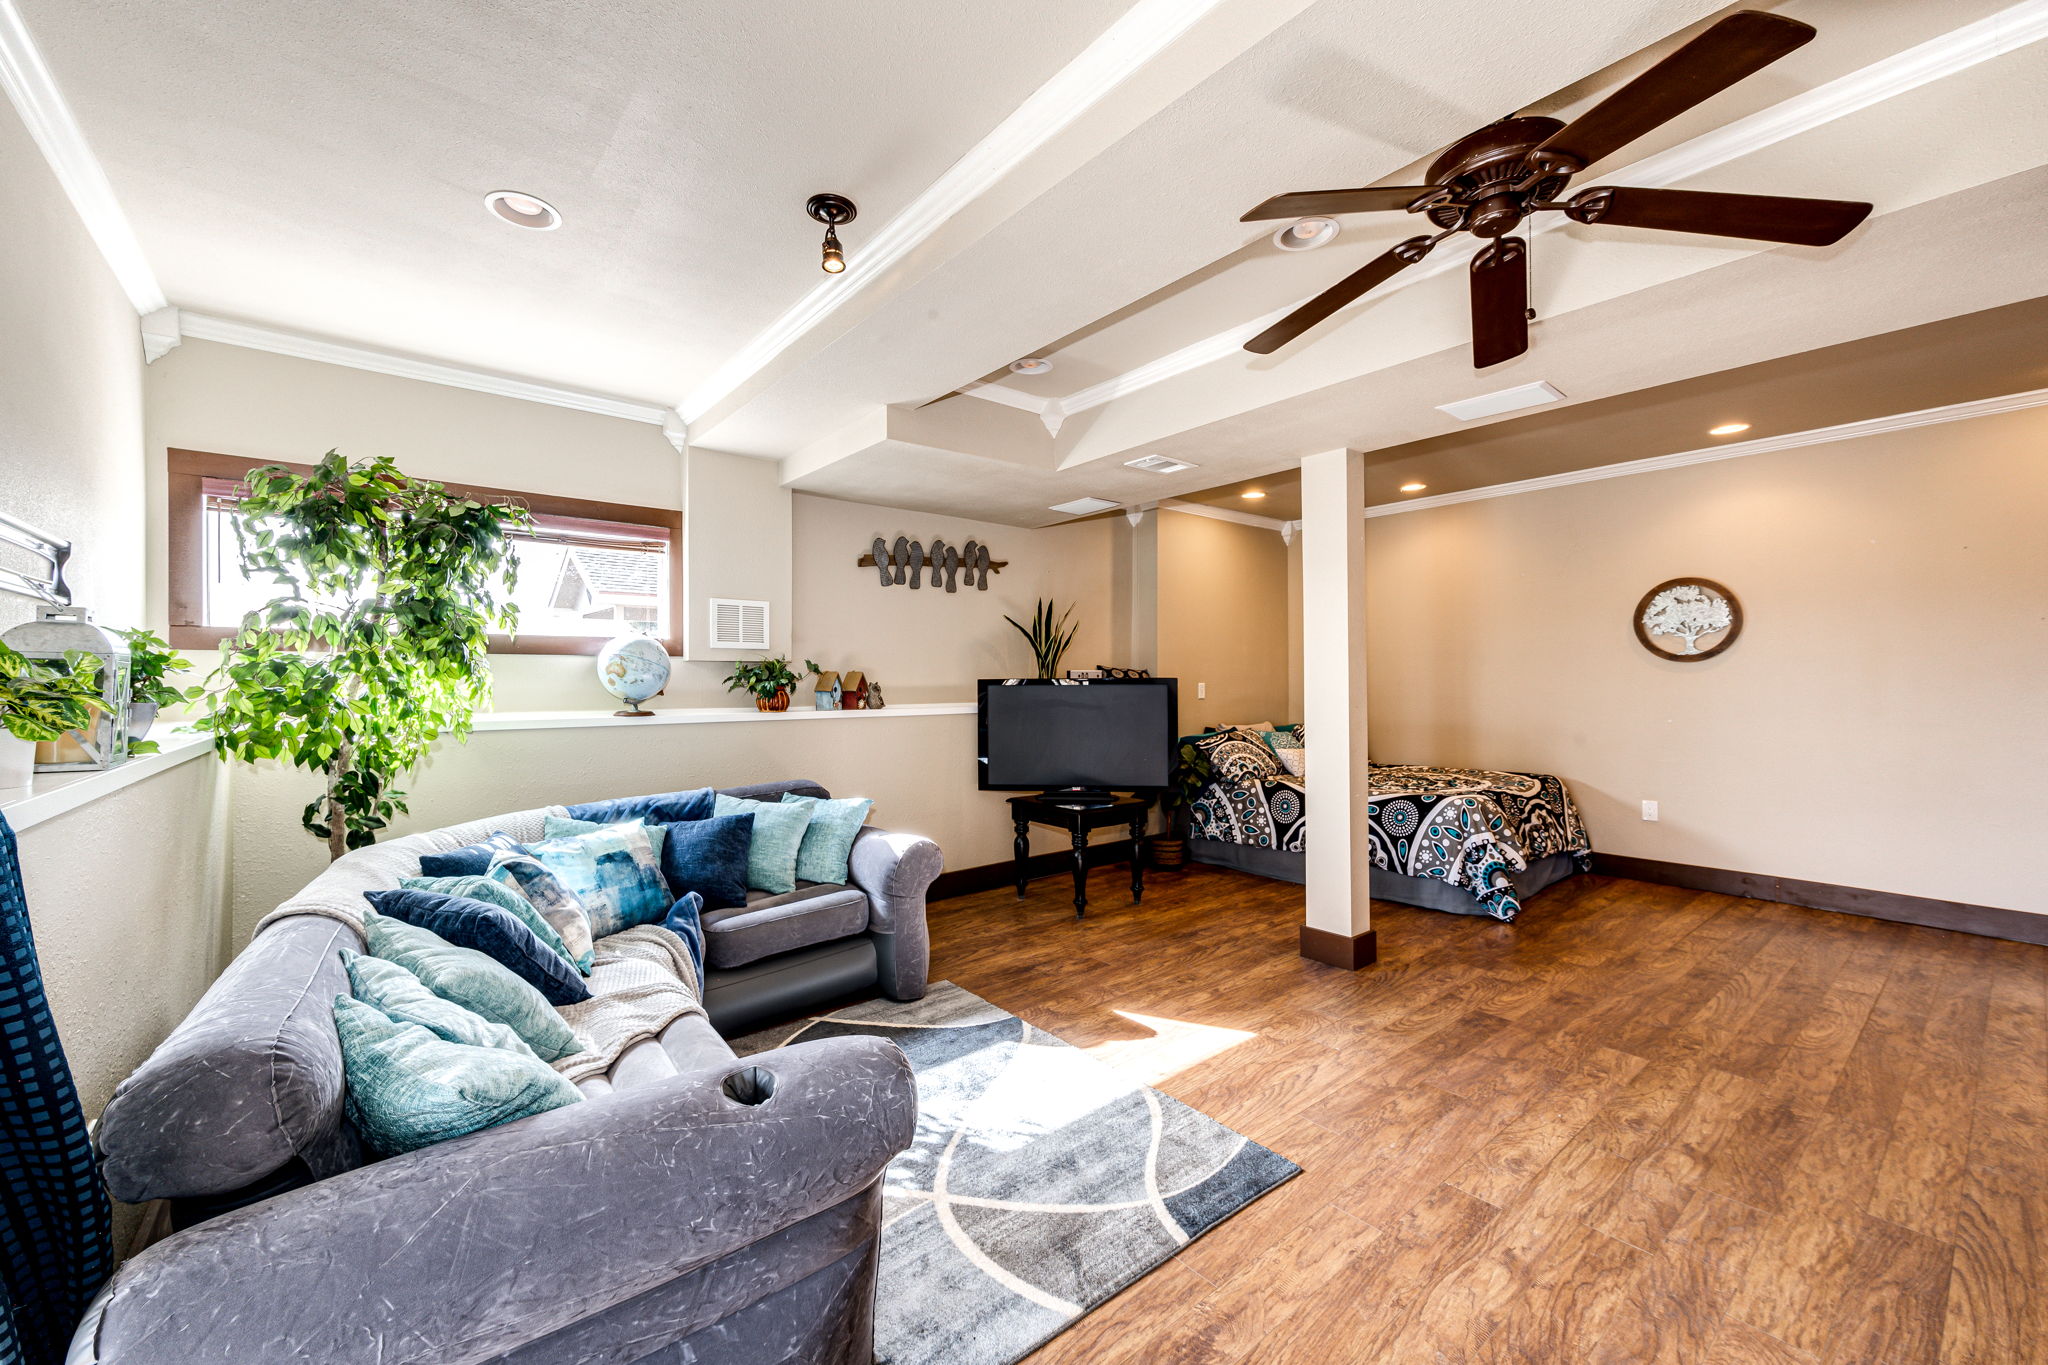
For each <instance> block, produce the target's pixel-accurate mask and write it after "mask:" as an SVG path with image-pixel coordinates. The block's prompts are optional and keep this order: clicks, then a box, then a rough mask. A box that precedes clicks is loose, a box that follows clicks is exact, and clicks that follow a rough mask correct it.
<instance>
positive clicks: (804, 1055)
mask: <svg viewBox="0 0 2048 1365" xmlns="http://www.w3.org/2000/svg"><path fill="white" fill-rule="evenodd" d="M752 1068H758V1069H759V1070H760V1071H762V1072H765V1073H767V1074H768V1075H769V1076H770V1077H772V1083H771V1084H772V1093H769V1094H767V1095H766V1096H765V1097H761V1096H759V1095H758V1094H757V1093H750V1092H749V1091H748V1089H747V1087H746V1085H745V1084H744V1083H741V1084H738V1085H733V1086H731V1087H728V1084H727V1082H728V1078H729V1077H734V1076H742V1075H744V1074H745V1073H747V1072H748V1071H749V1070H750V1069H752ZM748 1099H758V1100H759V1102H758V1103H751V1104H750V1103H747V1102H746V1101H747V1100H748ZM916 1115H917V1092H916V1086H915V1083H914V1082H913V1080H912V1078H911V1074H910V1066H909V1063H908V1062H907V1061H906V1060H905V1059H904V1056H903V1054H902V1052H901V1051H900V1050H898V1049H897V1048H896V1047H895V1046H894V1045H893V1044H891V1043H887V1042H884V1041H882V1040H880V1039H875V1038H838V1039H831V1040H826V1041H821V1042H816V1043H801V1044H798V1045H796V1046H793V1047H788V1048H783V1049H779V1050H777V1051H774V1052H767V1053H762V1054H759V1055H757V1056H754V1057H749V1058H746V1059H744V1060H741V1061H731V1062H726V1063H723V1064H721V1065H718V1066H715V1067H706V1068H702V1069H698V1070H693V1071H689V1072H685V1073H683V1074H681V1075H678V1076H676V1077H674V1078H672V1079H671V1080H669V1081H666V1082H663V1083H661V1084H659V1085H650V1086H646V1087H643V1088H637V1089H633V1090H627V1091H620V1092H617V1093H614V1094H611V1095H605V1096H600V1097H595V1098H592V1099H589V1100H586V1101H584V1102H583V1103H581V1104H572V1105H569V1106H567V1107H566V1108H562V1109H557V1110H554V1111H552V1112H550V1113H546V1114H540V1115H536V1116H535V1117H533V1118H529V1119H522V1120H520V1121H518V1122H515V1123H509V1124H505V1125H502V1126H500V1127H497V1128H492V1129H487V1130H485V1131H483V1132H480V1133H474V1134H471V1135H470V1136H468V1137H466V1138H459V1139H457V1140H455V1141H453V1142H445V1143H442V1144H440V1145H438V1146H435V1147H430V1148H426V1149H423V1150H421V1151H417V1152H411V1153H408V1154H406V1155H404V1156H399V1157H393V1158H391V1159H390V1160H387V1161H382V1162H378V1163H376V1164H374V1165H370V1166H365V1167H361V1168H359V1169H357V1170H354V1171H350V1172H347V1173H346V1174H343V1175H337V1176H334V1177H331V1178H330V1179H327V1180H323V1181H320V1182H319V1183H318V1184H314V1185H309V1186H307V1187H305V1188H303V1189H299V1190H294V1191H293V1192H291V1193H290V1194H287V1195H282V1196H279V1197H278V1198H275V1199H270V1200H266V1201H264V1202H262V1203H260V1204H254V1205H251V1206H249V1207H248V1208H245V1209H239V1210H236V1211H235V1212H233V1213H228V1214H224V1215H222V1216H221V1217H219V1218H216V1219H213V1220H211V1221H209V1222H206V1223H202V1224H200V1225H199V1226H197V1227H194V1228H191V1229H188V1230H187V1231H185V1232H182V1233H179V1234H177V1235H176V1236H174V1237H171V1238H169V1239H167V1240H165V1241H163V1242H160V1243H158V1244H157V1245H155V1246H153V1247H151V1248H150V1249H149V1250H147V1251H145V1252H143V1253H142V1254H141V1255H139V1256H137V1257H135V1258H134V1259H133V1260H131V1261H129V1262H128V1263H127V1264H126V1265H124V1266H122V1268H121V1270H120V1271H119V1273H118V1274H116V1275H115V1277H114V1279H113V1280H112V1281H111V1282H109V1284H108V1286H107V1288H106V1289H105V1290H103V1291H102V1292H101V1295H100V1298H99V1299H98V1300H97V1301H96V1302H95V1304H94V1306H93V1310H92V1312H91V1313H90V1314H88V1316H87V1318H86V1320H85V1322H84V1324H83V1325H82V1326H81V1327H80V1328H79V1331H78V1336H77V1338H76V1339H75V1340H74V1342H73V1344H72V1352H71V1357H70V1359H71V1361H72V1362H73V1365H79V1363H80V1362H106V1365H129V1362H152V1363H153V1362H165V1363H166V1365H168V1363H169V1362H177V1365H202V1363H203V1362H216V1361H218V1362H236V1365H249V1362H255V1361H273V1360H275V1361H285V1360H317V1361H329V1362H347V1361H376V1362H378V1363H379V1365H409V1363H411V1362H417V1363H418V1365H429V1363H430V1362H431V1365H462V1362H469V1361H483V1360H488V1359H491V1358H493V1357H496V1356H498V1355H500V1354H501V1353H503V1352H506V1351H510V1350H512V1349H513V1348H515V1347H518V1346H520V1345H523V1344H525V1343H527V1342H530V1341H534V1340H538V1339H540V1338H543V1337H546V1336H547V1335H549V1334H550V1333H553V1332H556V1331H559V1330H560V1329H562V1328H563V1327H566V1326H568V1325H569V1324H571V1323H573V1322H575V1321H577V1320H579V1319H581V1318H584V1317H588V1316H590V1315H592V1314H595V1313H601V1312H604V1311H605V1310H607V1309H609V1308H611V1307H613V1306H614V1305H617V1304H619V1303H622V1302H624V1301H626V1300H628V1299H630V1298H632V1297H634V1296H635V1295H638V1294H643V1293H646V1292H647V1291H648V1290H651V1289H654V1288H656V1287H658V1286H660V1285H662V1284H665V1283H667V1282H668V1281H670V1280H673V1279H675V1278H677V1277H678V1276H681V1275H685V1274H688V1273H689V1272H690V1271H692V1270H695V1269H696V1268H698V1267H700V1266H702V1265H705V1264H708V1263H710V1262H712V1261H715V1260H717V1259H718V1258H720V1257H722V1256H725V1255H727V1254H729V1253H731V1252H733V1251H736V1250H738V1249H740V1248H742V1247H745V1246H747V1245H749V1244H750V1243H752V1242H755V1241H757V1240H759V1239H760V1238H762V1237H766V1236H769V1235H772V1234H774V1233H776V1232H779V1231H781V1230H782V1229H784V1228H786V1227H789V1226H791V1225H792V1224H795V1223H797V1222H800V1221H801V1220H803V1219H805V1218H808V1217H810V1216H812V1215H813V1214H816V1213H820V1212H822V1211H824V1210H826V1209H829V1208H831V1207H833V1206H835V1205H837V1204H839V1203H841V1202H842V1201H844V1200H847V1199H850V1198H853V1197H855V1196H856V1195H858V1194H860V1193H861V1192H862V1191H863V1190H865V1189H867V1188H868V1187H869V1186H870V1185H871V1184H872V1183H873V1182H874V1181H875V1180H876V1178H877V1177H878V1176H879V1175H880V1174H881V1172H882V1169H883V1168H884V1167H885V1166H886V1165H887V1164H888V1162H889V1160H890V1158H891V1157H893V1156H894V1155H895V1154H896V1153H897V1152H899V1151H901V1150H903V1149H904V1148H905V1147H907V1146H909V1145H910V1140H911V1136H912V1133H913V1131H914V1128H915V1123H916Z"/></svg>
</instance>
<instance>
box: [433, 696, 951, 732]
mask: <svg viewBox="0 0 2048 1365" xmlns="http://www.w3.org/2000/svg"><path fill="white" fill-rule="evenodd" d="M975 710H976V707H975V704H974V703H973V702H971V701H927V702H908V703H905V704H904V705H902V706H885V707H883V708H882V709H881V710H879V711H819V710H817V709H815V708H813V707H799V706H798V705H797V704H796V703H795V702H791V703H790V708H789V710H787V711H753V710H749V709H747V708H746V707H742V706H677V707H672V708H670V709H668V710H665V711H656V712H655V713H654V714H653V715H651V716H615V715H613V714H612V713H611V712H609V711H493V712H490V713H489V714H487V715H481V716H478V717H477V718H476V721H475V723H474V724H473V725H472V726H471V727H470V728H472V729H474V730H478V731H483V730H580V729H587V728H591V727H595V726H607V725H618V726H640V727H645V726H649V725H730V724H735V723H743V724H750V725H751V724H762V725H795V724H799V723H803V722H809V721H876V722H879V721H886V720H890V719H896V720H910V719H917V718H919V717H923V716H971V715H973V714H974V713H975Z"/></svg>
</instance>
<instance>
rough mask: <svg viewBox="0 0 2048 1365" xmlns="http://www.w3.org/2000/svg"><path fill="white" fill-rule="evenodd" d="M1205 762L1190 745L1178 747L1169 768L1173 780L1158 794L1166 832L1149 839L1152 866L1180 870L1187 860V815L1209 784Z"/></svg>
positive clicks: (1207, 766) (1209, 770)
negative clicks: (1171, 765)
mask: <svg viewBox="0 0 2048 1365" xmlns="http://www.w3.org/2000/svg"><path fill="white" fill-rule="evenodd" d="M1211 771H1212V770H1211V768H1210V767H1209V760H1208V759H1207V758H1205V757H1203V755H1202V751H1201V750H1200V749H1197V748H1196V747H1195V746H1194V745H1192V744H1186V743H1184V744H1182V745H1181V746H1180V752H1179V754H1178V756H1177V758H1176V760H1175V762H1174V765H1173V779H1172V781H1170V782H1169V783H1168V784H1167V786H1166V787H1165V788H1164V789H1163V790H1162V791H1161V792H1160V793H1159V808H1160V809H1161V810H1162V811H1164V812H1165V813H1166V832H1165V833H1163V834H1155V835H1153V836H1152V838H1151V841H1150V844H1151V853H1152V866H1154V867H1181V866H1183V865H1185V864H1186V862H1187V860H1188V814H1189V809H1190V808H1191V807H1192V806H1193V805H1194V804H1195V800H1196V798H1198V797H1200V796H1201V794H1202V788H1203V787H1205V786H1207V785H1208V783H1209V777H1210V774H1211Z"/></svg>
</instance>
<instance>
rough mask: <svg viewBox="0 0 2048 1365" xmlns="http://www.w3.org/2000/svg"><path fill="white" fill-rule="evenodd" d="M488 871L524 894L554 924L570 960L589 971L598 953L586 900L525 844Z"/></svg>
mask: <svg viewBox="0 0 2048 1365" xmlns="http://www.w3.org/2000/svg"><path fill="white" fill-rule="evenodd" d="M488 875H489V877H490V879H491V880H492V881H494V882H499V883H501V884H503V885H504V886H506V887H508V888H510V889H511V890H513V891H516V892H518V893H519V894H520V895H522V896H524V897H525V898H526V901H527V903H528V904H529V905H531V906H532V907H533V908H534V910H535V911H536V912H537V913H538V914H539V915H540V917H541V918H542V919H544V920H546V921H547V922H548V923H549V924H551V925H553V926H554V930H555V933H556V934H558V935H559V936H560V937H561V940H562V946H563V947H564V948H566V949H568V958H569V960H570V961H571V962H573V963H575V964H576V970H577V971H579V972H582V973H584V974H585V975H588V974H589V972H590V964H591V963H592V962H593V961H594V960H596V957H597V953H596V951H595V947H594V945H593V944H592V943H591V939H590V916H589V915H588V914H586V913H584V910H583V902H582V901H580V900H577V899H576V896H575V893H574V892H572V891H570V890H569V888H568V887H567V886H564V885H563V884H562V879H561V878H560V877H557V876H556V875H555V874H554V873H552V872H550V871H548V869H547V867H546V866H545V865H543V864H542V862H541V861H540V859H538V858H535V857H531V856H529V855H528V853H527V852H526V850H525V849H523V848H521V849H515V850H514V851H513V852H511V853H500V854H499V855H498V860H497V861H496V862H494V863H492V864H491V870H490V872H489V874H488Z"/></svg>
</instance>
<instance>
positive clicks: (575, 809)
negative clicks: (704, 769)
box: [562, 787, 718, 825]
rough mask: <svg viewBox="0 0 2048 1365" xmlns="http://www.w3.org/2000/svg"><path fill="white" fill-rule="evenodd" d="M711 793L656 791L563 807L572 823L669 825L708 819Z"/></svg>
mask: <svg viewBox="0 0 2048 1365" xmlns="http://www.w3.org/2000/svg"><path fill="white" fill-rule="evenodd" d="M714 795H715V793H714V792H713V791H712V790H711V788H709V787H699V788H697V789H696V790H695V791H686V792H657V793H655V794H654V795H653V796H621V797H616V798H614V799H613V800H610V801H586V802H584V803H583V804H582V805H580V806H564V807H562V809H563V810H564V811H566V812H568V815H569V818H570V819H572V820H595V821H597V822H599V823H600V824H611V823H612V822H614V821H618V820H645V821H646V822H647V823H648V824H650V825H672V824H674V823H675V822H676V821H678V820H708V819H710V818H711V817H712V816H714V815H716V814H717V813H718V812H717V811H715V810H713V809H712V808H711V807H712V798H713V796H714Z"/></svg>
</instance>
